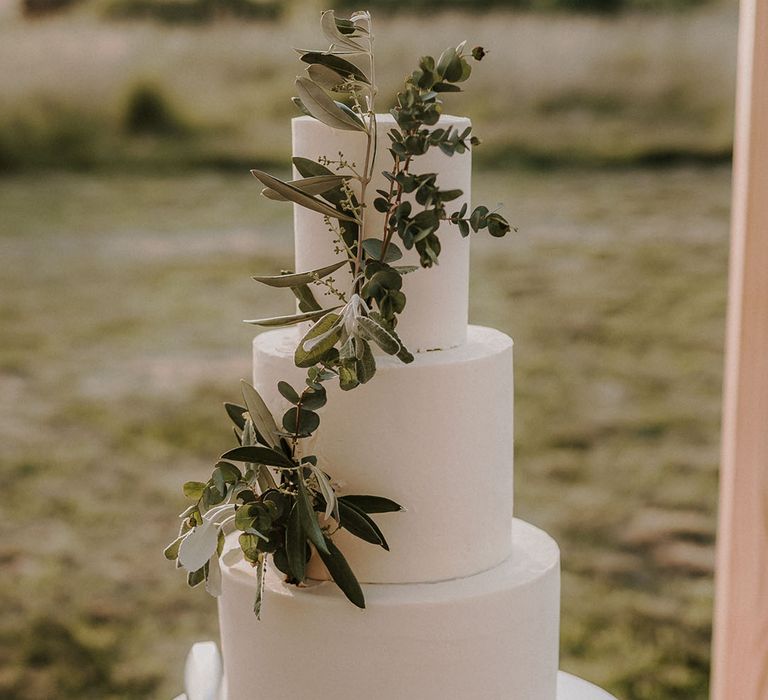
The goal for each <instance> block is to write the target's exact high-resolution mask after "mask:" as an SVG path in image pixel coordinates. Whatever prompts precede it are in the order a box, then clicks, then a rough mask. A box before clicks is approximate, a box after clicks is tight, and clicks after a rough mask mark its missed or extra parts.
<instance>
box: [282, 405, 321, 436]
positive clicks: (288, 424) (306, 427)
mask: <svg viewBox="0 0 768 700" xmlns="http://www.w3.org/2000/svg"><path fill="white" fill-rule="evenodd" d="M319 425H320V416H318V415H317V413H315V412H314V411H305V410H304V409H303V408H297V407H296V406H294V407H293V408H290V409H288V410H287V411H286V412H285V415H284V416H283V427H284V428H285V429H286V430H287V431H288V432H289V433H293V434H295V435H298V436H299V437H306V436H308V435H311V434H312V433H313V432H315V430H317V428H318V426H319Z"/></svg>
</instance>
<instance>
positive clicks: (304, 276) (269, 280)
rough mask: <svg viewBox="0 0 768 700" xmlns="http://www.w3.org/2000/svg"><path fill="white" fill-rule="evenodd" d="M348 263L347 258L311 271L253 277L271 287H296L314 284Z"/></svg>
mask: <svg viewBox="0 0 768 700" xmlns="http://www.w3.org/2000/svg"><path fill="white" fill-rule="evenodd" d="M346 263H347V261H346V260H340V261H339V262H335V263H333V264H332V265H326V266H325V267H318V268H317V269H316V270H310V271H309V272H294V273H291V274H290V275H269V276H264V275H257V276H254V277H252V278H251V279H254V280H256V281H257V282H261V283H262V284H266V285H268V286H269V287H296V286H298V285H303V284H312V283H313V282H316V281H317V280H319V279H323V278H324V277H328V275H330V274H332V273H333V272H336V270H338V269H339V268H340V267H343V266H344V265H346Z"/></svg>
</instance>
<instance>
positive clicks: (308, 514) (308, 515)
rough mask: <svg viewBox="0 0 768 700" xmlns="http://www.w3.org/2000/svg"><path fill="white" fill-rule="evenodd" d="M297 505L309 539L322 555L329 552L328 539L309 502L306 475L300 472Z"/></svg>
mask: <svg viewBox="0 0 768 700" xmlns="http://www.w3.org/2000/svg"><path fill="white" fill-rule="evenodd" d="M297 482H298V489H297V506H298V508H299V516H300V518H301V526H302V528H303V529H304V531H305V532H306V533H307V539H309V541H310V542H311V543H312V544H313V545H315V547H316V548H317V551H318V552H320V554H321V555H323V554H328V553H329V550H328V547H327V544H326V543H327V540H326V539H325V537H324V536H323V531H322V530H321V529H320V526H319V525H318V524H317V516H316V515H315V511H314V509H313V508H312V504H311V503H310V502H309V493H308V491H307V485H306V484H305V483H304V477H302V475H301V474H299V478H298V479H297Z"/></svg>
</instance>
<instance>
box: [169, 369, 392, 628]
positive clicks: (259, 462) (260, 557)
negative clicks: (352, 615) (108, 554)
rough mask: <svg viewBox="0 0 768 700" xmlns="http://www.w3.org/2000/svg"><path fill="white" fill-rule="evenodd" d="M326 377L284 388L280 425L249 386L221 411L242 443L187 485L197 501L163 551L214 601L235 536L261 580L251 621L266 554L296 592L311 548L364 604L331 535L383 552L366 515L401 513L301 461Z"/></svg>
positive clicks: (312, 461)
mask: <svg viewBox="0 0 768 700" xmlns="http://www.w3.org/2000/svg"><path fill="white" fill-rule="evenodd" d="M331 376H333V375H331V374H329V373H326V372H323V371H319V370H313V371H310V373H309V375H308V378H307V383H306V386H305V387H303V388H302V389H301V390H297V389H295V388H294V387H293V386H291V385H290V384H288V383H287V382H284V381H281V382H280V383H279V384H278V391H279V392H280V394H281V395H282V396H283V397H284V398H285V399H286V400H287V401H288V402H289V403H290V404H291V408H289V409H288V410H287V411H286V412H285V413H284V414H283V416H282V420H281V424H280V426H278V425H277V423H276V422H275V420H274V418H273V417H272V414H271V413H270V412H269V410H268V409H267V407H266V404H265V403H264V400H263V399H262V398H261V396H260V395H259V394H258V392H257V391H256V390H255V389H254V388H253V387H252V386H251V385H250V384H248V383H246V382H243V384H242V390H243V399H244V403H245V405H244V406H243V405H239V404H231V403H228V404H225V408H226V411H227V414H228V415H229V417H230V419H231V420H232V422H233V423H234V433H235V437H236V439H237V442H238V446H237V447H234V448H233V449H231V450H228V451H227V452H225V453H224V454H223V455H222V456H221V458H220V459H219V460H218V461H217V463H216V465H215V466H214V469H213V473H212V474H211V478H210V479H208V481H207V482H199V481H188V482H187V483H186V484H184V489H183V490H184V495H185V496H186V497H187V498H190V499H191V500H192V501H194V503H193V504H192V505H191V506H189V508H187V509H186V510H185V511H184V512H183V513H182V514H181V516H180V517H181V519H182V523H181V527H180V530H179V535H178V537H177V538H176V539H175V540H174V541H173V542H172V543H171V544H170V545H169V546H168V547H167V548H166V550H165V556H166V557H167V558H168V559H171V560H175V561H176V562H177V563H178V565H179V566H181V567H183V568H184V569H186V570H187V572H188V582H189V584H190V586H196V585H198V584H199V583H202V582H203V581H205V587H206V589H207V590H208V591H209V592H210V593H211V594H212V595H219V594H220V593H221V569H220V566H219V557H220V556H221V554H222V551H223V547H224V540H225V535H226V534H228V533H231V532H239V533H240V534H239V536H238V543H239V545H240V549H241V550H242V553H243V556H244V558H245V560H246V561H247V562H249V563H250V564H251V565H252V566H253V567H255V568H256V574H257V577H258V579H259V585H258V586H257V596H256V600H255V601H254V611H255V612H256V614H257V615H258V614H259V612H260V610H261V598H262V582H263V577H264V566H265V564H266V559H267V557H268V556H271V557H272V562H273V564H274V566H275V567H276V568H277V569H278V570H279V571H281V572H282V573H283V574H285V577H286V582H287V583H292V584H296V585H299V584H302V583H304V581H305V580H306V576H307V573H306V566H307V562H308V561H309V559H310V557H311V555H312V551H313V550H314V551H316V552H317V553H318V555H319V556H320V558H321V559H322V561H323V563H324V564H325V566H326V568H327V569H328V572H329V573H330V574H331V577H332V578H333V580H334V581H335V582H336V584H337V585H338V586H339V588H340V589H341V590H342V591H343V592H344V595H346V597H347V598H348V599H349V600H350V601H351V602H352V603H354V604H355V605H357V606H358V607H360V608H364V607H365V597H364V595H363V592H362V589H361V588H360V584H359V583H358V581H357V578H356V577H355V575H354V573H353V572H352V569H351V568H350V566H349V564H348V563H347V560H346V559H345V558H344V555H343V554H342V553H341V551H340V550H339V548H338V547H337V546H336V545H335V543H334V542H333V540H332V539H331V535H332V534H333V533H334V532H335V531H336V530H338V529H339V528H344V529H346V530H347V531H348V532H350V533H351V534H353V535H355V536H356V537H359V538H360V539H362V540H365V541H366V542H370V543H371V544H375V545H378V546H380V547H382V548H383V549H385V550H388V549H389V545H388V544H387V541H386V539H385V538H384V535H383V533H382V532H381V530H380V529H379V527H378V525H377V524H376V523H375V522H374V520H373V519H372V518H371V517H370V514H371V513H388V512H396V511H400V510H402V507H401V506H400V505H399V504H397V503H395V502H394V501H392V500H390V499H387V498H383V497H381V496H358V495H343V496H342V495H338V494H337V487H336V486H335V485H334V482H333V480H332V478H331V476H330V475H329V474H328V473H327V472H326V471H325V470H324V469H323V468H321V466H320V465H319V464H318V459H317V457H316V456H315V455H305V454H302V449H301V442H302V440H303V439H304V438H307V437H310V436H311V435H312V433H314V432H315V431H316V430H317V428H318V426H319V424H320V416H319V415H318V413H317V410H319V409H321V408H322V407H323V406H324V405H325V403H326V400H327V397H326V391H325V387H323V384H322V382H323V381H326V380H327V379H330V378H331ZM238 465H240V466H238Z"/></svg>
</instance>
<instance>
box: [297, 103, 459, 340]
mask: <svg viewBox="0 0 768 700" xmlns="http://www.w3.org/2000/svg"><path fill="white" fill-rule="evenodd" d="M377 123H378V138H377V154H378V155H377V158H376V163H377V165H376V171H375V174H374V178H373V180H372V182H371V184H370V185H369V190H368V192H369V194H370V201H371V202H372V201H373V198H374V197H376V196H378V195H376V193H375V191H376V190H377V189H384V190H386V189H388V183H387V180H386V179H385V178H384V176H383V175H382V174H381V172H382V171H383V170H391V168H392V162H393V161H392V156H391V155H390V153H389V150H388V149H389V146H390V144H391V141H390V139H389V137H388V136H387V132H388V131H389V130H390V129H392V128H394V127H395V126H396V123H395V120H394V118H393V117H392V116H391V115H389V114H380V115H377ZM470 125H471V122H470V121H469V119H466V118H464V117H454V116H449V115H444V116H443V117H441V119H440V121H439V122H438V124H437V125H436V126H435V127H434V128H438V127H442V128H447V127H449V126H452V127H455V128H456V129H458V130H459V131H461V130H463V129H465V128H466V127H468V126H470ZM292 131H293V155H294V156H301V157H304V158H310V159H312V160H317V159H318V158H319V157H320V156H325V157H327V158H330V159H338V158H339V155H338V154H339V151H341V152H342V153H343V154H344V158H345V159H346V160H347V161H352V162H354V163H355V165H356V166H357V170H358V171H361V170H362V168H363V163H364V160H365V143H366V139H365V135H364V134H362V133H360V132H357V131H338V130H336V129H332V128H331V127H329V126H326V125H325V124H323V123H322V122H319V121H317V119H313V118H311V117H296V118H294V119H293V120H292ZM331 167H332V168H333V167H334V166H331ZM413 170H414V172H416V173H417V174H422V173H437V174H438V178H437V183H438V185H439V186H440V187H441V188H442V189H446V190H447V189H461V190H463V191H464V194H463V196H462V197H460V198H458V199H456V200H454V201H452V202H448V203H447V211H448V213H449V214H450V213H452V212H453V211H458V210H459V209H460V208H461V206H462V204H463V203H465V202H466V203H467V204H468V205H469V197H470V187H471V182H472V155H471V152H470V151H469V150H467V151H466V152H465V153H463V154H461V155H458V154H456V155H454V156H450V157H449V156H446V155H445V154H444V153H442V152H441V151H440V150H439V149H438V148H431V149H430V150H429V151H428V152H427V153H426V154H424V155H423V156H419V157H418V159H416V160H415V161H414V168H413ZM341 174H344V171H341ZM294 176H295V177H300V175H299V174H298V172H296V171H294ZM293 220H294V236H295V245H296V270H298V271H304V270H312V269H316V268H319V267H322V266H324V265H328V264H330V263H332V262H334V261H335V260H337V259H338V255H339V254H337V253H335V252H334V247H335V244H334V242H333V239H334V235H333V234H332V233H331V232H330V231H329V230H328V228H327V227H326V225H325V223H324V222H323V216H322V214H318V213H316V212H312V211H310V210H308V209H305V208H304V207H300V206H298V205H294V219H293ZM383 228H384V214H382V213H380V212H377V211H376V210H375V209H374V208H373V207H372V206H370V207H369V208H368V210H367V212H366V226H365V234H364V235H365V237H366V238H373V237H375V238H381V237H382V234H383ZM438 236H439V237H440V243H441V246H442V252H441V253H440V258H439V262H440V264H439V265H437V266H434V267H432V268H431V269H428V270H422V269H419V270H417V271H416V272H413V273H411V274H408V275H406V276H405V278H404V280H403V281H404V284H403V291H404V292H405V294H406V296H407V299H408V301H407V306H406V309H405V311H404V312H403V314H402V320H401V322H400V324H399V325H398V328H397V330H398V333H399V334H400V336H401V337H402V338H403V341H404V343H405V344H406V346H407V347H408V348H409V349H410V350H411V351H412V352H417V351H420V350H432V349H436V348H449V347H454V346H456V345H461V344H462V343H463V342H464V341H465V339H466V328H467V304H468V290H469V239H468V238H462V237H461V236H460V234H459V231H458V229H457V228H456V227H455V226H453V225H451V224H448V223H444V224H443V225H442V226H441V227H440V229H439V230H438ZM395 242H396V243H397V244H398V245H399V246H400V247H401V248H402V249H403V252H404V253H405V256H404V258H403V260H402V261H400V262H398V264H403V265H418V264H419V256H418V254H417V253H416V251H415V250H411V251H406V250H405V249H404V248H403V245H402V241H400V240H399V239H396V240H395ZM334 276H335V277H336V279H337V280H342V279H344V280H345V281H346V286H347V287H349V284H350V281H351V274H350V273H349V272H348V271H346V268H343V269H342V270H339V271H338V272H337V273H335V275H334ZM317 296H318V297H319V298H318V301H320V303H322V304H324V305H325V306H331V305H332V304H333V303H334V301H335V297H334V298H329V297H326V296H322V295H317Z"/></svg>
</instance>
